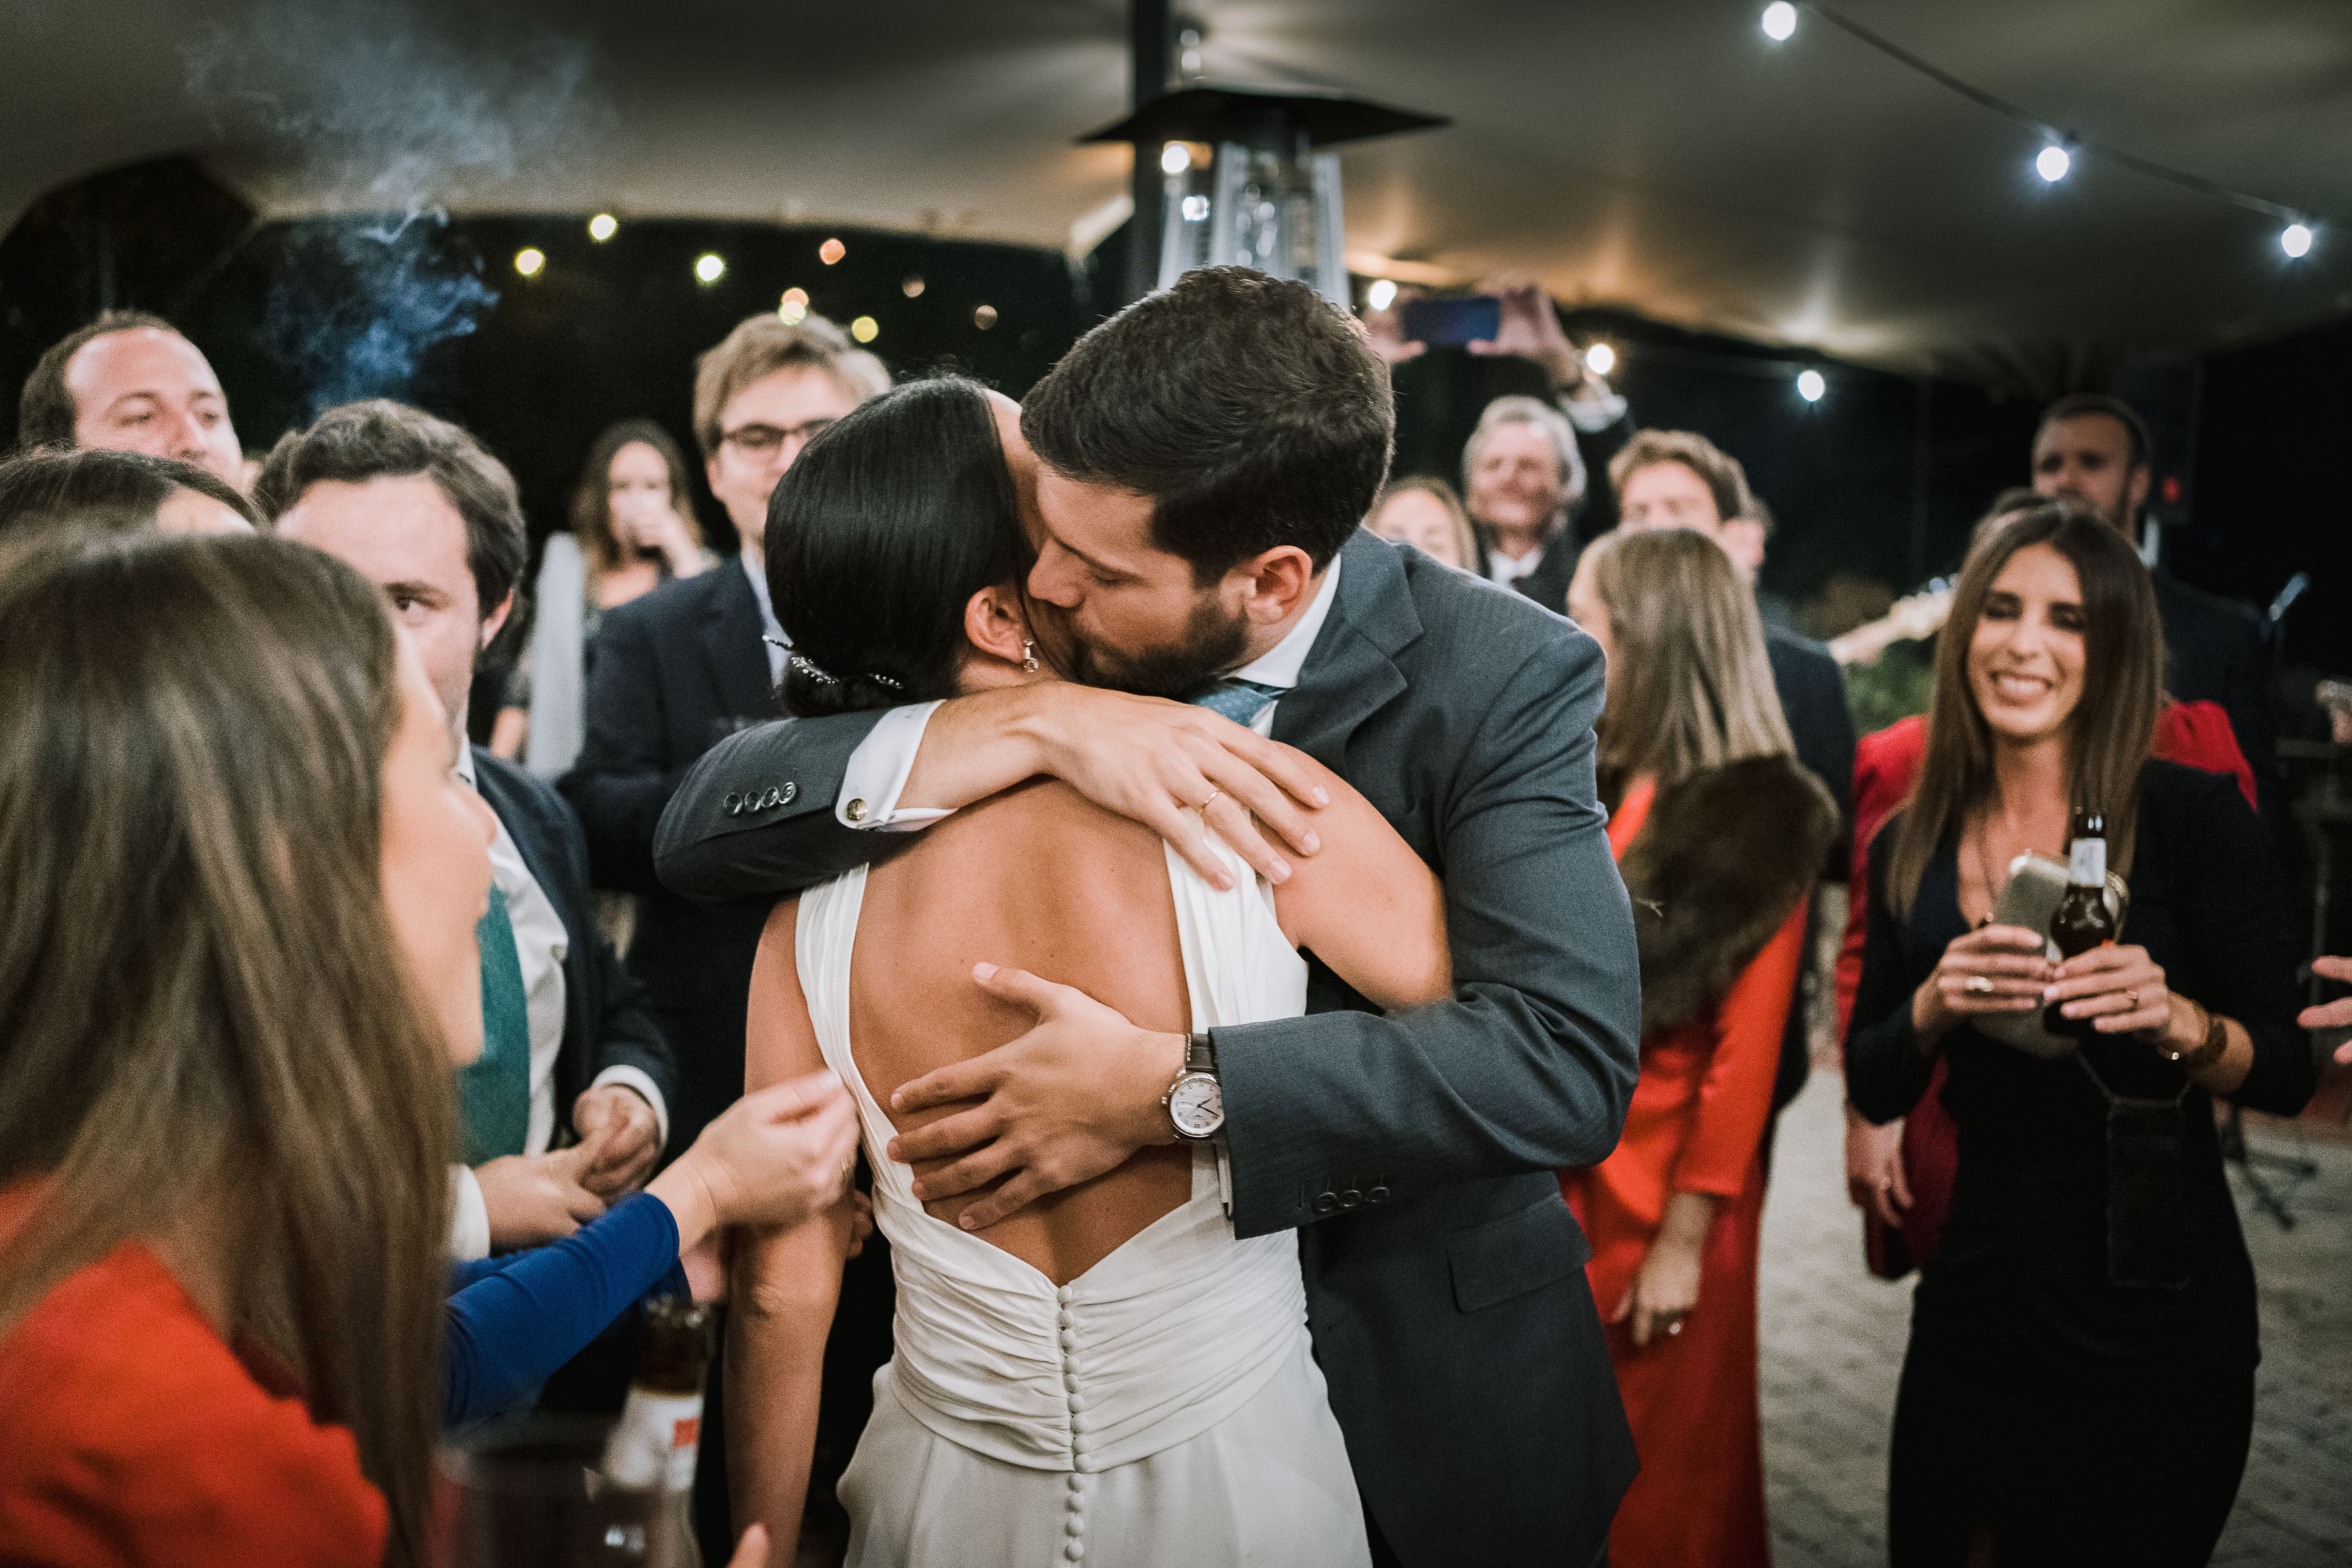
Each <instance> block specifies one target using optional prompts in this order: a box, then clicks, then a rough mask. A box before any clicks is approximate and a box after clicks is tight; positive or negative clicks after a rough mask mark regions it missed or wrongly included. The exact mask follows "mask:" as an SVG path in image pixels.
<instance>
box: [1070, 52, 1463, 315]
mask: <svg viewBox="0 0 2352 1568" xmlns="http://www.w3.org/2000/svg"><path fill="white" fill-rule="evenodd" d="M1447 123H1449V121H1446V120H1444V119H1443V118H1441V117H1439V116H1437V115H1433V114H1414V113H1412V112H1410V111H1408V110H1401V109H1390V108H1387V107H1385V106H1383V105H1381V104H1377V103H1369V102H1366V101H1365V100H1362V99H1356V98H1343V97H1339V96H1338V95H1335V94H1321V93H1297V92H1260V91H1256V90H1255V89H1246V88H1235V87H1190V88H1185V89H1182V90H1181V91H1177V92H1171V93H1165V94H1162V95H1161V96H1160V97H1158V98H1155V99H1152V100H1150V101H1149V102H1147V103H1145V104H1143V105H1142V106H1141V107H1139V109H1137V110H1136V111H1135V112H1134V113H1133V114H1130V115H1129V116H1128V117H1127V118H1126V119H1125V120H1122V121H1119V122H1118V124H1116V125H1107V126H1105V127H1103V128H1102V129H1101V130H1100V131H1097V132H1094V133H1093V134H1091V135H1088V136H1082V137H1080V138H1079V139H1078V140H1079V142H1081V143H1082V144H1083V143H1087V142H1131V143H1133V144H1134V147H1135V159H1136V168H1137V169H1138V170H1139V171H1143V170H1145V169H1148V168H1156V169H1158V170H1159V171H1160V179H1159V182H1158V184H1159V191H1158V195H1159V196H1160V214H1159V217H1160V223H1159V225H1158V228H1159V236H1158V238H1159V241H1160V268H1159V274H1158V279H1157V281H1156V282H1155V283H1154V284H1153V285H1152V287H1154V288H1159V289H1165V288H1167V287H1168V286H1169V285H1171V284H1172V283H1174V282H1175V281H1176V279H1179V278H1181V277H1182V276H1183V275H1184V274H1185V273H1187V272H1190V271H1192V269H1193V268H1196V267H1225V266H1238V267H1249V268H1255V269H1256V270H1258V271H1260V272H1264V273H1267V274H1269V275H1270V276H1273V277H1276V278H1286V279H1295V280H1296V281H1298V282H1301V283H1306V284H1309V285H1311V286H1312V287H1313V288H1314V289H1316V290H1317V291H1318V292H1319V293H1321V294H1323V295H1324V296H1325V297H1326V298H1328V299H1330V300H1335V301H1337V302H1338V303H1339V304H1341V305H1346V304H1347V303H1348V302H1349V300H1348V266H1347V260H1346V251H1347V226H1346V224H1345V223H1344V222H1343V221H1342V217H1341V214H1340V210H1339V154H1338V153H1334V152H1331V151H1329V149H1331V148H1333V147H1338V146H1340V145H1343V144H1345V143H1347V142H1364V141H1369V140H1370V139H1371V138H1372V137H1375V136H1391V135H1395V134H1397V133H1398V132H1405V131H1425V130H1428V129H1431V128H1432V127H1434V126H1439V125H1444V124H1447ZM1201 146H1205V147H1207V148H1208V149H1209V156H1208V158H1207V160H1206V163H1205V164H1202V163H1201V161H1200V160H1199V159H1198V158H1197V157H1196V156H1195V155H1194V152H1193V149H1194V148H1196V147H1201ZM1143 185H1144V182H1143V180H1142V178H1140V177H1139V179H1138V181H1137V187H1138V189H1139V190H1141V189H1142V188H1143ZM1137 216H1138V217H1139V218H1141V217H1142V216H1143V214H1142V213H1141V212H1140V211H1139V212H1138V214H1137ZM1134 232H1136V233H1139V234H1149V233H1150V226H1149V225H1148V224H1146V223H1140V222H1139V223H1138V224H1137V225H1136V226H1135V230H1134Z"/></svg>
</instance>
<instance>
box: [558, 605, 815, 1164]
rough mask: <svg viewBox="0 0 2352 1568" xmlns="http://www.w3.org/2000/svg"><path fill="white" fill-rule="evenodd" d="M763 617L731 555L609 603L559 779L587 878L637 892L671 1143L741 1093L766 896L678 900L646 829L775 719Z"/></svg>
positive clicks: (637, 939)
mask: <svg viewBox="0 0 2352 1568" xmlns="http://www.w3.org/2000/svg"><path fill="white" fill-rule="evenodd" d="M764 625H765V623H764V622H762V621H761V618H760V602H759V600H758V599H756V598H754V597H753V596H752V594H751V584H750V582H749V581H747V580H746V579H745V577H744V575H743V570H742V568H741V566H740V565H739V564H738V563H736V562H734V561H731V560H730V561H722V562H720V563H719V564H718V565H717V566H715V567H713V568H712V569H711V570H709V571H708V572H704V573H702V574H698V575H697V576H693V577H687V578H681V579H679V580H678V581H676V582H672V583H667V584H663V585H662V586H661V587H658V588H656V589H655V590H654V591H653V592H651V593H649V594H646V595H643V596H642V597H640V598H636V599H633V600H631V601H630V602H629V603H627V604H625V605H618V606H616V607H614V608H613V609H611V610H607V611H606V612H605V613H604V619H603V620H602V621H601V622H600V623H599V625H598V626H597V630H596V637H595V640H594V641H593V643H591V644H590V645H589V650H588V694H587V700H586V715H585V716H586V734H585V736H584V738H583V742H582V744H581V748H580V756H579V759H578V760H577V761H576V762H575V763H573V764H572V771H571V772H570V773H566V774H565V775H564V776H563V777H562V779H561V780H560V781H558V783H557V784H556V788H557V789H558V790H559V791H561V792H562V795H563V798H564V799H565V800H567V801H569V802H570V803H571V805H572V809H573V810H574V811H576V812H577V813H579V816H580V823H581V826H582V827H583V829H585V831H586V833H587V838H588V861H589V868H590V872H591V875H592V877H593V881H594V884H595V886H597V887H599V888H607V889H614V890H616V891H620V892H627V893H635V894H637V895H638V896H639V900H640V902H639V904H638V909H637V923H636V932H635V936H634V937H633V938H632V939H631V941H630V943H629V955H628V965H629V969H630V971H631V972H632V973H635V975H636V976H637V977H638V978H639V979H641V980H642V981H644V982H645V985H646V993H647V995H648V999H649V1005H650V1007H651V1009H652V1012H653V1016H654V1018H655V1020H656V1023H658V1024H659V1026H660V1027H661V1030H662V1033H663V1035H664V1036H665V1037H667V1039H668V1040H669V1042H670V1046H671V1048H672V1049H673V1050H675V1051H676V1052H677V1063H678V1077H679V1085H678V1095H677V1100H675V1101H674V1102H673V1103H672V1104H671V1107H670V1128H671V1131H670V1147H671V1149H672V1150H673V1151H682V1150H684V1149H685V1148H687V1146H688V1145H689V1144H691V1143H692V1142H694V1139H695V1135H696V1134H697V1133H698V1132H700V1131H702V1129H703V1128H704V1126H706V1125H707V1124H708V1123H709V1121H710V1120H711V1119H712V1118H713V1117H715V1116H717V1115H718V1114H719V1112H720V1111H722V1110H726V1109H727V1107H728V1106H730V1105H731V1104H733V1103H734V1102H735V1101H736V1100H738V1099H740V1097H741V1096H742V1093H743V1026H744V1016H745V1011H746V1009H745V999H746V998H747V997H748V996H749V995H750V994H751V960H752V958H753V956H754V955H755V954H756V953H757V952H758V951H759V946H760V931H761V927H762V926H763V925H764V924H765V922H766V920H767V911H768V907H769V905H770V904H771V903H772V902H773V900H759V899H753V900H744V901H740V902H737V903H733V904H719V905H712V904H706V903H698V902H695V901H692V900H687V899H682V898H680V897H678V896H677V894H676V893H673V892H671V891H670V890H669V889H667V887H665V886H663V885H662V883H661V881H660V880H659V879H657V878H656V877H655V875H654V854H653V849H654V829H655V826H656V824H657V823H658V822H659V821H660V820H661V814H662V808H663V807H664V806H666V805H668V804H669V798H670V795H671V794H672V793H673V792H674V791H676V790H677V785H678V782H679V781H680V780H681V779H683V778H685V777H686V773H687V770H688V768H689V767H691V766H692V765H693V764H694V763H695V761H696V759H698V758H699V757H700V756H701V755H702V754H703V753H704V752H707V751H709V749H710V747H711V745H712V743H713V742H717V741H719V740H720V739H722V738H724V737H726V736H728V735H731V734H734V733H735V732H736V731H740V730H741V729H743V728H744V727H746V726H747V725H751V724H756V723H759V722H761V721H764V720H768V719H772V718H773V717H774V716H775V714H776V703H775V694H774V688H773V686H772V682H771V680H770V678H769V673H768V656H767V651H766V648H765V647H764V645H763V644H762V643H761V640H760V639H761V632H762V628H763V626H764Z"/></svg>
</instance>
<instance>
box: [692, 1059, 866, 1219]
mask: <svg viewBox="0 0 2352 1568" xmlns="http://www.w3.org/2000/svg"><path fill="white" fill-rule="evenodd" d="M856 1153H857V1112H856V1110H855V1109H854V1108H853V1106H852V1104H851V1101H850V1098H849V1091H848V1090H847V1089H845V1088H843V1087H842V1083H841V1079H838V1078H836V1077H835V1076H834V1075H833V1074H832V1073H831V1072H830V1071H824V1072H813V1073H810V1074H808V1075H807V1076H806V1077H804V1078H795V1079H785V1080H784V1081H783V1082H782V1083H778V1084H771V1085H770V1086H769V1087H767V1088H766V1089H755V1090H753V1091H752V1092H751V1093H750V1094H747V1095H745V1096H744V1097H743V1098H742V1099H740V1100H737V1101H736V1102H735V1103H734V1104H732V1105H730V1106H729V1107H728V1108H727V1110H726V1111H725V1112H724V1113H722V1114H721V1115H720V1116H719V1120H717V1121H713V1122H712V1123H711V1124H710V1125H709V1126H708V1127H706V1128H704V1129H703V1130H702V1135H701V1136H700V1137H698V1138H697V1139H696V1140H695V1141H694V1147H692V1148H691V1149H688V1151H687V1152H685V1153H684V1154H683V1155H681V1156H680V1157H679V1158H678V1160H677V1163H675V1164H673V1165H671V1166H670V1168H669V1169H668V1170H667V1171H664V1172H663V1173H661V1174H660V1175H658V1176H656V1177H655V1178H654V1181H653V1185H651V1186H650V1187H647V1188H646V1191H647V1192H649V1193H652V1194H654V1195H655V1196H656V1197H658V1198H660V1199H661V1200H662V1201H663V1202H664V1203H666V1204H667V1205H669V1208H670V1213H671V1214H672V1215H676V1216H677V1240H678V1249H679V1250H680V1251H681V1252H684V1251H688V1250H691V1249H692V1248H693V1247H694V1246H695V1244H696V1243H698V1242H699V1241H700V1240H701V1239H702V1238H703V1237H705V1236H708V1235H709V1233H710V1232H711V1231H712V1230H713V1229H715V1228H717V1227H718V1226H723V1225H772V1226H790V1225H797V1224H798V1223H799V1222H800V1221H802V1220H803V1219H804V1218H806V1217H807V1216H808V1215H809V1214H810V1213H811V1211H813V1210H815V1209H820V1208H823V1207H824V1206H825V1205H828V1204H831V1203H833V1202H835V1200H837V1199H838V1198H839V1197H840V1196H841V1194H842V1193H843V1192H844V1191H845V1189H846V1188H847V1187H848V1185H849V1176H850V1173H851V1172H852V1171H853V1170H854V1169H855V1168H856Z"/></svg>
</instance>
